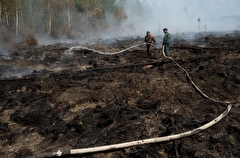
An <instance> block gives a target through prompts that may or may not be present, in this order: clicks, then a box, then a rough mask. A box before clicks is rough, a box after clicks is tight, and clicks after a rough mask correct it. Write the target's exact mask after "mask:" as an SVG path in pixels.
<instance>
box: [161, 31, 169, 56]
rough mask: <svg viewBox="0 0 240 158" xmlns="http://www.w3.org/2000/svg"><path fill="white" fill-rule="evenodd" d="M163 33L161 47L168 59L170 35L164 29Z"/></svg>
mask: <svg viewBox="0 0 240 158" xmlns="http://www.w3.org/2000/svg"><path fill="white" fill-rule="evenodd" d="M163 32H164V33H165V35H164V37H163V46H165V47H164V52H165V55H166V56H167V57H170V43H171V35H170V33H168V32H167V29H166V28H164V29H163Z"/></svg>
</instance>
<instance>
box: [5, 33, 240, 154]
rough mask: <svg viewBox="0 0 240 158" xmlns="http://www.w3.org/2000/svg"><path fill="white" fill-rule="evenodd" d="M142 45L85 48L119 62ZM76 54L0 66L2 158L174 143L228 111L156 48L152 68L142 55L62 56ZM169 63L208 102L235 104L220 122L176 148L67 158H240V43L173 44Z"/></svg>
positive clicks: (210, 39)
mask: <svg viewBox="0 0 240 158" xmlns="http://www.w3.org/2000/svg"><path fill="white" fill-rule="evenodd" d="M159 39H160V38H159ZM140 41H142V38H139V37H136V38H124V39H120V40H114V41H109V40H100V41H96V42H93V43H88V44H85V45H84V46H85V47H89V48H92V49H96V50H101V51H104V52H116V51H119V50H123V49H125V48H128V47H130V46H132V45H135V44H137V43H139V42H140ZM158 41H160V40H158ZM72 46H76V44H63V43H59V44H54V45H48V46H37V47H35V48H33V47H23V46H19V47H18V48H15V49H12V50H11V51H10V54H11V55H10V56H9V57H7V58H6V57H3V56H2V58H1V59H0V63H1V68H0V73H1V76H0V77H1V80H0V123H1V124H0V146H1V150H0V155H1V157H5V158H15V157H17V158H19V157H28V156H33V155H38V154H41V153H46V152H55V151H57V150H58V149H60V150H70V149H78V148H87V147H96V146H102V145H110V144H116V143H123V142H129V141H134V140H141V139H147V138H153V137H161V136H167V135H173V134H178V133H182V132H186V131H189V130H192V129H194V128H197V127H200V126H202V125H204V124H206V123H207V122H209V121H211V120H213V119H214V118H216V117H217V116H219V115H220V114H221V113H222V112H223V111H224V110H225V108H226V105H225V104H220V103H216V102H213V101H210V100H208V99H207V98H205V97H203V96H202V95H201V94H200V93H199V92H198V91H196V90H195V89H194V88H193V86H192V85H191V84H190V82H189V80H188V79H187V78H186V74H185V72H184V71H182V70H181V69H180V68H178V67H177V66H176V65H175V64H174V63H173V62H171V60H169V59H165V58H164V57H163V55H162V51H159V50H157V49H155V48H152V51H153V54H155V57H154V56H153V57H152V58H149V57H147V53H146V48H145V46H139V47H135V48H133V49H131V50H128V51H125V52H123V53H120V54H117V55H102V54H98V53H95V52H93V51H91V50H86V49H73V51H72V52H68V51H67V50H68V49H69V48H70V47H72ZM171 53H172V58H173V59H174V60H175V61H176V62H177V63H178V64H180V65H181V66H182V67H183V68H185V69H186V70H187V71H188V72H189V74H190V76H191V78H192V80H193V81H194V82H195V84H196V85H197V86H198V87H199V88H200V89H201V90H202V91H203V92H204V93H205V94H206V95H208V96H209V97H212V98H214V99H218V100H226V101H230V102H234V104H232V105H233V107H232V109H231V111H230V112H229V114H228V115H227V116H226V117H224V118H223V119H222V120H221V121H220V122H218V123H217V124H215V125H214V126H212V127H210V128H208V129H207V130H205V131H203V132H201V133H199V134H196V135H193V136H191V137H186V138H182V139H178V140H175V141H169V142H162V143H153V144H146V145H139V146H135V147H129V148H124V149H120V150H113V151H107V152H101V153H94V154H88V155H71V156H70V155H69V156H65V157H86V158H88V157H89V158H90V157H91V158H102V157H104V158H125V157H132V158H134V157H135V158H145V157H146V158H150V157H159V158H160V157H172V158H174V157H176V158H177V157H199V158H200V157H214V158H220V157H221V158H222V157H239V155H240V117H239V116H240V109H239V105H240V103H239V102H240V95H239V94H240V73H239V72H240V35H239V34H229V35H223V36H209V35H208V36H205V35H204V36H198V37H196V38H194V39H193V40H191V41H186V40H183V39H175V40H174V41H173V43H172V47H171Z"/></svg>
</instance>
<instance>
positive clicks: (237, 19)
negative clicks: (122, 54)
mask: <svg viewBox="0 0 240 158" xmlns="http://www.w3.org/2000/svg"><path fill="white" fill-rule="evenodd" d="M121 2H122V4H123V7H124V11H125V13H126V16H127V19H126V20H124V21H123V22H122V23H121V25H120V27H119V28H118V29H115V30H116V31H115V32H110V33H111V34H114V33H115V34H119V35H120V34H121V35H142V34H144V33H145V31H151V33H153V34H155V35H162V34H163V33H162V29H163V28H165V27H166V28H168V29H169V32H171V33H179V32H180V33H182V32H199V31H201V32H205V31H229V30H230V31H234V29H236V27H237V26H238V25H239V24H240V13H239V11H238V7H237V6H239V5H238V2H237V0H231V1H229V0H216V1H209V0H201V1H192V0H169V1H166V0H164V1H163V0H131V1H130V0H122V1H121ZM198 18H200V21H198ZM119 32H121V33H119Z"/></svg>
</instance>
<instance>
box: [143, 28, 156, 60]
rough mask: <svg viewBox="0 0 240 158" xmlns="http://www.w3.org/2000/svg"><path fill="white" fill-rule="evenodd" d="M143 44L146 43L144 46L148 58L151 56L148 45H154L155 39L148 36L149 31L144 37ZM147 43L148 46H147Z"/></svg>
mask: <svg viewBox="0 0 240 158" xmlns="http://www.w3.org/2000/svg"><path fill="white" fill-rule="evenodd" d="M145 42H146V43H147V44H146V47H147V55H148V56H151V53H150V46H151V45H150V43H153V44H155V43H156V40H155V38H154V37H153V36H152V35H151V34H150V32H149V31H147V35H146V36H145ZM148 43H149V44H148Z"/></svg>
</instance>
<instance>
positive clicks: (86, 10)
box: [0, 0, 126, 38]
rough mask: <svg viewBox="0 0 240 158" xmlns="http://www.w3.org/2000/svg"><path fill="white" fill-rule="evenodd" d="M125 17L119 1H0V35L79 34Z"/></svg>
mask: <svg viewBox="0 0 240 158" xmlns="http://www.w3.org/2000/svg"><path fill="white" fill-rule="evenodd" d="M124 19H126V15H125V13H124V10H123V6H122V3H121V0H39V1H36V0H0V32H1V34H2V33H3V32H4V33H6V32H8V33H11V35H15V36H19V35H27V34H48V35H50V36H52V37H56V38H58V37H61V36H63V35H69V36H71V35H77V36H81V35H82V34H87V33H92V34H94V33H99V32H100V31H102V30H104V29H106V28H108V27H109V25H110V23H111V25H116V26H118V25H119V23H120V22H121V21H122V20H124Z"/></svg>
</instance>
